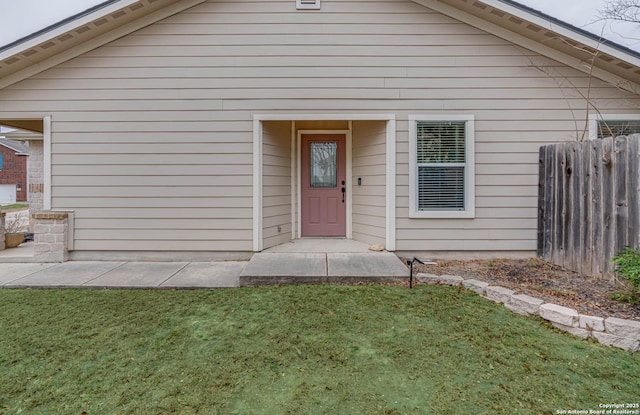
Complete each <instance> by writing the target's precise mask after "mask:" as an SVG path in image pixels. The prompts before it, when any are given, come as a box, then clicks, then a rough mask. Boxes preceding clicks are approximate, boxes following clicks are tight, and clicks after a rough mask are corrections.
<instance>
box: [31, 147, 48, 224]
mask: <svg viewBox="0 0 640 415" xmlns="http://www.w3.org/2000/svg"><path fill="white" fill-rule="evenodd" d="M27 171H28V173H27V176H28V177H27V182H28V183H29V194H28V196H27V197H28V199H27V200H28V201H29V210H30V211H31V212H32V213H33V212H40V211H41V210H42V209H43V201H44V143H43V141H38V140H33V141H30V142H29V160H28V167H27Z"/></svg>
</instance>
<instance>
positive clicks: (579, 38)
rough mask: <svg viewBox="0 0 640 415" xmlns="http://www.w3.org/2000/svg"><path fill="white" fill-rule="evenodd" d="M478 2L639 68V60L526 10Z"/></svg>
mask: <svg viewBox="0 0 640 415" xmlns="http://www.w3.org/2000/svg"><path fill="white" fill-rule="evenodd" d="M480 1H482V2H483V3H484V4H486V5H488V6H491V7H493V8H496V9H498V10H502V11H503V12H505V13H509V14H511V15H513V16H515V17H518V18H520V19H522V20H526V21H528V22H531V23H533V24H536V25H538V26H540V27H544V28H545V29H549V30H551V31H552V32H555V33H557V34H559V35H561V36H564V37H566V38H568V39H572V40H575V41H576V42H579V43H582V44H583V45H585V46H589V47H591V48H593V49H596V50H599V51H600V52H603V53H606V54H608V55H611V56H613V57H615V58H618V59H620V60H623V61H625V62H628V63H630V64H632V65H635V66H637V67H640V58H637V57H635V56H633V55H630V54H628V53H625V52H623V51H621V50H618V49H615V48H612V47H611V46H608V45H606V44H603V43H601V42H598V41H597V40H595V39H591V38H590V37H587V36H585V35H583V34H581V33H578V32H576V31H573V30H571V29H569V28H567V27H564V26H560V25H558V24H555V23H553V22H552V21H550V20H547V19H545V18H543V17H541V16H536V15H535V14H531V13H529V12H527V11H526V10H521V9H519V8H517V7H514V6H511V5H510V4H506V3H503V2H501V1H499V0H480ZM596 36H597V35H596Z"/></svg>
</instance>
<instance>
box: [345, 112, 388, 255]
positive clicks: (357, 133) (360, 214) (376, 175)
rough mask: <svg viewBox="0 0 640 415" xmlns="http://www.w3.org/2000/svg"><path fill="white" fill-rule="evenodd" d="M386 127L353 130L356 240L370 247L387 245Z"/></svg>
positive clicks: (358, 124)
mask: <svg viewBox="0 0 640 415" xmlns="http://www.w3.org/2000/svg"><path fill="white" fill-rule="evenodd" d="M386 126H387V125H386V122H383V121H355V122H353V127H352V128H353V131H352V173H353V175H352V179H351V180H352V187H351V189H352V192H353V196H352V198H353V199H352V206H353V207H352V210H353V220H352V227H353V228H352V229H353V239H355V240H357V241H361V242H364V243H367V244H369V245H374V244H381V245H382V246H385V244H386V175H385V173H386V164H387V161H386V141H387V136H386V134H387V129H386ZM358 178H362V185H361V186H358ZM372 201H373V202H375V203H373V204H372V203H370V202H372Z"/></svg>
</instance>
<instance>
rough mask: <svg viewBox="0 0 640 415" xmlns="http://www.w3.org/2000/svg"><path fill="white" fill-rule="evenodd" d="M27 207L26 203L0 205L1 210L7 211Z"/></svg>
mask: <svg viewBox="0 0 640 415" xmlns="http://www.w3.org/2000/svg"><path fill="white" fill-rule="evenodd" d="M28 207H29V204H28V203H14V204H12V205H3V206H1V207H0V210H2V211H5V212H6V211H9V210H19V209H26V208H28Z"/></svg>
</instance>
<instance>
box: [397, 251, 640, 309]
mask: <svg viewBox="0 0 640 415" xmlns="http://www.w3.org/2000/svg"><path fill="white" fill-rule="evenodd" d="M434 261H435V262H437V263H438V265H421V264H418V263H417V262H416V263H415V264H414V274H415V273H418V272H420V273H429V274H436V275H458V276H460V277H463V278H465V279H471V278H475V279H478V280H480V281H484V282H487V283H489V284H491V285H499V286H501V287H505V288H509V289H511V290H514V291H516V292H517V293H520V294H527V295H530V296H532V297H536V298H539V299H541V300H544V301H546V302H550V303H555V304H558V305H562V306H565V307H569V308H573V309H575V310H577V311H578V312H579V313H580V314H586V315H591V316H597V317H603V318H606V317H618V318H625V319H630V320H639V321H640V304H625V303H620V302H618V301H616V300H614V299H612V298H611V295H612V294H614V293H617V292H621V291H624V287H622V285H621V283H620V282H619V281H615V280H614V281H612V280H611V279H610V278H602V277H589V276H585V275H580V274H578V273H575V272H572V271H568V270H565V269H563V268H561V267H558V266H556V265H552V264H549V263H547V262H544V261H542V260H539V259H536V258H530V259H489V260H470V261H458V260H437V259H435V260H434ZM403 262H404V263H405V264H406V259H405V258H403Z"/></svg>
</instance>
